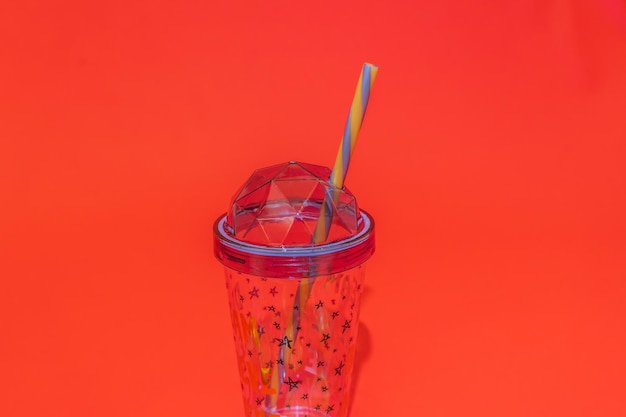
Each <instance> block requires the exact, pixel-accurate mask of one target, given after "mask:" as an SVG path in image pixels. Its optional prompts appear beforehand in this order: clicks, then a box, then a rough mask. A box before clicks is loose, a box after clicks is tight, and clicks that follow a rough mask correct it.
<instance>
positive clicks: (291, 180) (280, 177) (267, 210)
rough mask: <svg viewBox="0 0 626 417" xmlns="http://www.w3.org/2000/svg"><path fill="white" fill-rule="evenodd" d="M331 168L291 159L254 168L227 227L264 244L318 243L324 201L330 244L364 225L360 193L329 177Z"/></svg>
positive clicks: (249, 240)
mask: <svg viewBox="0 0 626 417" xmlns="http://www.w3.org/2000/svg"><path fill="white" fill-rule="evenodd" d="M330 173H331V171H330V169H328V168H326V167H322V166H319V165H312V164H305V163H302V162H295V161H290V162H286V163H282V164H278V165H273V166H270V167H267V168H261V169H257V170H256V171H254V173H253V174H252V176H251V177H250V179H248V181H246V183H245V184H244V185H243V186H242V187H241V189H240V190H239V191H238V192H237V193H236V194H235V197H234V198H233V200H232V202H231V205H230V209H229V211H228V213H227V215H226V224H225V230H226V232H228V233H229V234H230V235H232V236H233V237H234V238H236V239H238V240H241V241H244V242H247V243H251V244H256V245H264V246H303V245H311V244H313V243H314V240H313V237H314V234H315V228H316V225H317V222H318V219H319V217H320V213H321V212H322V206H323V205H326V207H327V209H328V210H326V213H327V214H329V213H330V214H332V216H330V217H327V219H328V223H327V224H328V225H329V227H328V228H327V229H328V233H327V238H326V240H324V241H323V242H315V243H316V244H317V243H328V242H333V241H337V240H341V239H345V238H347V237H350V236H352V235H355V234H357V233H358V231H359V228H362V221H361V214H360V211H359V208H358V206H357V202H356V198H355V197H354V195H352V193H351V192H350V191H348V189H347V188H345V187H344V188H342V189H338V188H336V187H335V186H333V185H332V184H331V183H330V182H329V178H330Z"/></svg>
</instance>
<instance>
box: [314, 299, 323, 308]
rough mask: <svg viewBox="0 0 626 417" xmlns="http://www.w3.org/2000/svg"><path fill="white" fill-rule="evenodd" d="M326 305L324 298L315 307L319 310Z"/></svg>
mask: <svg viewBox="0 0 626 417" xmlns="http://www.w3.org/2000/svg"><path fill="white" fill-rule="evenodd" d="M322 307H324V303H323V302H322V300H320V302H319V303H317V304H315V309H316V310H319V309H320V308H322Z"/></svg>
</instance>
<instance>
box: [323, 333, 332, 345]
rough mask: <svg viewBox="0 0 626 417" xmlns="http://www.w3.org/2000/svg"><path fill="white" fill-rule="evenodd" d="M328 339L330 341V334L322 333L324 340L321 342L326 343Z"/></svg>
mask: <svg viewBox="0 0 626 417" xmlns="http://www.w3.org/2000/svg"><path fill="white" fill-rule="evenodd" d="M328 339H330V335H329V334H328V333H322V340H321V342H324V343H326V342H327V341H328Z"/></svg>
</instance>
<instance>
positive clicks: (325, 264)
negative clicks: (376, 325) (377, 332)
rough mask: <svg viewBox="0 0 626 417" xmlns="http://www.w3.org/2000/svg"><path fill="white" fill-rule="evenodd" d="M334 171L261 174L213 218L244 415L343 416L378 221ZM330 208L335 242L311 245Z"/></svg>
mask: <svg viewBox="0 0 626 417" xmlns="http://www.w3.org/2000/svg"><path fill="white" fill-rule="evenodd" d="M329 176H330V170H329V169H328V168H324V167H320V166H316V165H310V164H303V163H299V162H293V161H292V162H288V163H285V164H280V165H275V166H272V167H268V168H264V169H260V170H257V171H255V173H254V174H253V175H252V177H251V178H250V179H249V180H248V181H247V182H246V184H244V186H243V187H242V188H241V189H240V190H239V192H238V193H237V194H236V195H235V198H234V199H233V201H232V204H231V208H230V210H229V212H228V213H226V214H224V215H223V216H220V217H219V218H218V219H217V221H216V222H215V227H214V236H215V255H216V257H217V259H218V260H219V261H220V262H222V263H223V264H224V271H225V277H226V288H227V291H228V300H229V305H230V311H231V318H232V324H233V331H234V339H235V348H236V351H237V358H238V364H239V373H240V377H241V388H242V391H243V400H244V407H245V415H246V416H264V417H269V416H273V417H277V416H284V417H287V416H289V417H314V416H331V417H345V416H347V414H348V407H349V396H350V380H351V375H352V368H353V366H354V359H355V353H356V339H357V330H358V325H359V308H360V296H361V292H362V288H363V279H364V272H365V268H364V264H365V262H366V261H367V259H369V257H370V256H371V255H372V254H373V252H374V222H373V219H372V218H371V216H369V215H368V214H367V213H365V212H364V211H362V210H359V208H358V206H357V204H356V199H355V198H354V196H353V195H352V194H351V193H350V192H349V191H348V190H347V189H345V188H344V189H341V190H338V189H336V188H334V187H333V186H332V185H330V183H329V182H328V178H329ZM323 205H327V206H328V207H330V208H331V210H330V212H331V214H332V216H330V217H329V218H328V220H329V223H328V224H329V227H328V231H327V235H328V238H327V240H326V241H324V242H323V243H318V244H314V243H312V242H313V234H314V233H315V226H316V224H317V221H318V218H319V215H320V212H321V208H322V206H323Z"/></svg>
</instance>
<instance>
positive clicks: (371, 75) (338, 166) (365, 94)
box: [268, 63, 378, 407]
mask: <svg viewBox="0 0 626 417" xmlns="http://www.w3.org/2000/svg"><path fill="white" fill-rule="evenodd" d="M377 73H378V67H377V66H375V65H372V64H367V63H366V64H363V68H362V69H361V75H360V76H359V81H358V83H357V86H356V91H355V92H354V98H353V99H352V105H351V106H350V113H349V114H348V120H347V122H346V127H345V129H344V132H343V139H342V140H341V143H340V145H339V152H338V153H337V158H336V159H335V165H333V170H332V172H331V175H330V183H331V184H332V186H333V187H336V188H337V189H340V188H342V187H343V184H344V182H345V179H346V174H347V172H348V167H349V165H350V158H351V156H352V152H353V151H354V146H355V145H356V140H357V137H358V135H359V131H360V129H361V125H362V124H363V118H364V117H365V110H366V109H367V103H368V102H369V97H370V90H371V88H372V86H373V85H374V80H375V79H376V74H377ZM328 194H331V195H330V198H332V199H333V200H334V199H335V197H336V196H338V195H339V193H333V192H332V190H330V192H329V193H328ZM333 215H334V213H333V208H332V203H331V202H330V200H329V195H327V196H326V198H325V199H324V202H323V203H322V207H321V209H320V216H319V218H318V220H317V224H316V226H315V231H314V233H313V239H312V243H314V244H319V243H323V242H324V241H326V239H327V238H328V233H329V231H330V226H331V224H332V218H333ZM310 275H311V276H313V275H315V273H314V271H311V274H310ZM312 283H313V278H303V279H301V280H300V283H299V285H298V291H297V294H296V300H295V303H294V308H293V310H292V313H291V316H290V317H289V320H288V323H287V328H286V330H285V335H286V336H287V337H288V338H289V339H291V340H296V337H297V328H298V327H299V325H300V313H299V312H300V311H301V307H300V306H304V305H305V304H306V301H307V300H308V298H309V295H310V293H311V287H312ZM289 356H290V352H289V350H287V349H285V348H284V346H283V347H282V348H281V351H280V358H281V359H283V361H284V363H289ZM284 376H285V370H284V367H282V366H280V367H276V368H274V372H273V375H272V382H271V386H272V388H274V389H276V392H278V389H279V385H280V382H279V381H282V380H283V378H284ZM268 397H269V398H268V400H269V401H270V403H271V406H272V407H275V406H276V399H277V398H276V396H275V395H274V396H268Z"/></svg>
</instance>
